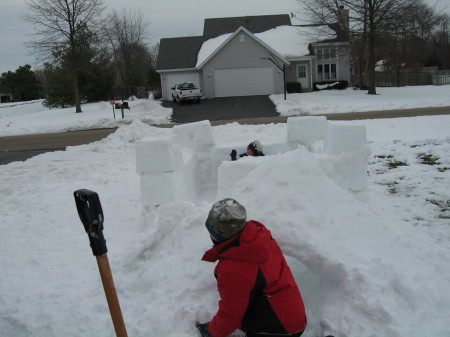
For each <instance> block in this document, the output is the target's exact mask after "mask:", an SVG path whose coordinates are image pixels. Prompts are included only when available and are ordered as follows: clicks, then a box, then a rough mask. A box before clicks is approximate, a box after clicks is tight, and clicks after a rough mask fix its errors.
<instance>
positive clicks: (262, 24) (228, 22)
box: [203, 14, 291, 38]
mask: <svg viewBox="0 0 450 337" xmlns="http://www.w3.org/2000/svg"><path fill="white" fill-rule="evenodd" d="M290 25H291V19H290V18H289V15H288V14H278V15H258V16H240V17H231V18H212V19H205V22H204V25H203V36H205V37H208V38H211V37H216V36H219V35H223V34H228V33H233V32H235V31H236V30H237V29H238V28H239V27H244V28H245V29H247V30H248V31H250V32H252V33H261V32H265V31H266V30H269V29H273V28H275V27H278V26H290Z"/></svg>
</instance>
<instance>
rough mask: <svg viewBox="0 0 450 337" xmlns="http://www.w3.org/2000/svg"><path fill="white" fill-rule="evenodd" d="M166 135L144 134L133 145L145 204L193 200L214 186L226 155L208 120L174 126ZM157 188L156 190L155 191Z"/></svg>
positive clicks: (142, 198)
mask: <svg viewBox="0 0 450 337" xmlns="http://www.w3.org/2000/svg"><path fill="white" fill-rule="evenodd" d="M172 130H173V133H172V135H171V136H168V137H166V138H162V139H161V138H152V137H147V138H145V139H143V140H141V141H140V142H138V143H137V145H136V170H137V173H138V174H139V175H140V176H141V200H142V203H143V204H144V205H146V206H156V205H160V204H163V203H169V202H173V201H193V200H196V199H199V198H202V197H203V194H204V193H205V192H207V191H211V190H214V191H215V190H216V189H217V171H218V167H219V165H220V163H221V161H223V160H227V159H229V156H228V153H229V150H228V149H222V151H220V150H219V149H217V147H216V146H215V142H214V138H213V135H212V131H211V124H210V123H209V121H201V122H197V123H190V124H185V125H178V126H175V127H173V129H172ZM155 191H159V193H155Z"/></svg>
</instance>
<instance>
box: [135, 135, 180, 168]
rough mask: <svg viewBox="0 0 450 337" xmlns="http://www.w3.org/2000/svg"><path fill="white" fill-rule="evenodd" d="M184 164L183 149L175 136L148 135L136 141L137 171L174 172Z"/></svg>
mask: <svg viewBox="0 0 450 337" xmlns="http://www.w3.org/2000/svg"><path fill="white" fill-rule="evenodd" d="M182 166H183V157H182V154H181V149H180V147H179V146H178V143H177V142H176V141H175V138H174V137H168V138H166V139H161V138H153V137H147V138H144V139H142V140H141V141H139V142H137V143H136V172H137V173H138V174H145V173H163V172H172V171H175V170H177V169H179V168H181V167H182Z"/></svg>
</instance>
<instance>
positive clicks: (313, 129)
mask: <svg viewBox="0 0 450 337" xmlns="http://www.w3.org/2000/svg"><path fill="white" fill-rule="evenodd" d="M327 129H328V121H327V119H326V117H325V116H311V117H289V118H288V120H287V138H288V142H291V143H296V144H302V145H304V146H306V147H307V148H311V146H312V144H313V143H314V142H315V141H318V140H323V139H324V138H325V134H326V132H327Z"/></svg>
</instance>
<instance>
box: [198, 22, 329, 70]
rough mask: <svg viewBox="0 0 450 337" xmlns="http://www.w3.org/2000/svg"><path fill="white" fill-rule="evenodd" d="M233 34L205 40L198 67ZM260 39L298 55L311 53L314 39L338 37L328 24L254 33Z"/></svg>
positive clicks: (295, 55) (281, 49)
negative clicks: (310, 47)
mask: <svg viewBox="0 0 450 337" xmlns="http://www.w3.org/2000/svg"><path fill="white" fill-rule="evenodd" d="M231 35H232V34H224V35H220V36H218V37H215V38H212V39H209V40H207V41H205V42H203V44H202V47H201V48H200V51H199V53H198V56H197V64H196V67H198V66H199V65H200V64H202V63H203V62H204V61H205V60H206V59H207V58H208V57H209V56H210V55H212V54H213V53H214V52H215V51H216V50H217V48H220V47H221V46H222V44H223V43H224V42H225V41H226V40H227V39H228V38H229V37H230V36H231ZM254 36H256V37H257V38H258V39H260V40H261V41H262V42H264V43H265V44H266V45H268V46H269V47H270V48H272V49H273V50H275V51H276V52H278V53H279V54H281V55H282V56H284V57H286V58H289V57H298V56H304V55H308V54H309V49H308V45H309V44H310V43H312V42H314V41H320V40H325V39H333V38H336V33H335V32H334V31H333V30H332V29H331V28H329V27H328V26H326V27H324V26H322V27H320V28H318V27H314V26H303V27H298V26H279V27H277V28H274V29H270V30H267V31H265V32H262V33H256V34H254Z"/></svg>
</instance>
